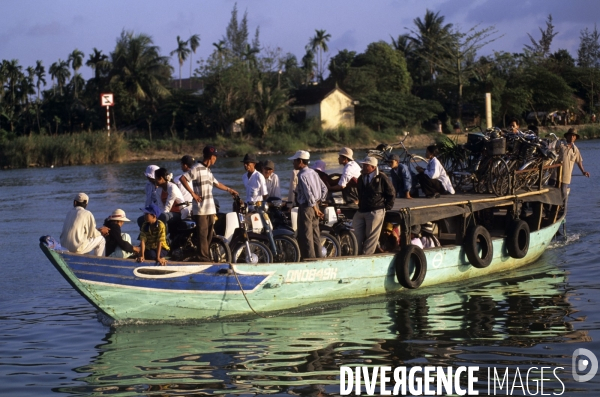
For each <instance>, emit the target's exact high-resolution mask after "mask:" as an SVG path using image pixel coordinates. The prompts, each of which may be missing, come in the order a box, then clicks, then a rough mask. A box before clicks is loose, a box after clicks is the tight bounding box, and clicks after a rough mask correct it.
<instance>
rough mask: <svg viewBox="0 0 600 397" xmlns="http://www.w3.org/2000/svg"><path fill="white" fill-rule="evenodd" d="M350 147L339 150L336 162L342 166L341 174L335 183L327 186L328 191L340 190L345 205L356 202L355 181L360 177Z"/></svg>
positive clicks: (358, 166) (359, 171)
mask: <svg viewBox="0 0 600 397" xmlns="http://www.w3.org/2000/svg"><path fill="white" fill-rule="evenodd" d="M353 156H354V152H353V151H352V149H350V148H347V147H344V148H342V149H341V150H340V152H339V156H338V163H339V164H340V165H343V166H344V169H343V170H342V175H341V176H340V180H339V181H338V184H337V185H333V186H330V187H329V193H333V192H340V191H341V192H342V197H343V198H344V201H345V202H346V204H347V205H353V204H356V203H357V202H358V191H357V187H356V183H357V181H358V178H360V173H361V168H360V165H358V163H357V162H356V161H354V159H353Z"/></svg>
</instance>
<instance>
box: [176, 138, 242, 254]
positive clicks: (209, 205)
mask: <svg viewBox="0 0 600 397" xmlns="http://www.w3.org/2000/svg"><path fill="white" fill-rule="evenodd" d="M218 155H219V153H218V152H217V149H216V148H215V147H214V146H206V147H205V148H204V150H202V156H203V160H202V161H201V162H199V163H198V164H196V165H195V166H194V167H192V168H191V169H190V170H189V171H188V172H186V173H185V174H183V177H182V178H181V184H182V185H183V187H184V188H185V189H186V190H187V191H188V192H189V193H190V194H191V195H192V197H193V199H194V201H193V205H192V214H193V215H192V219H193V220H194V222H196V227H197V234H198V238H199V241H198V250H199V253H198V255H199V257H200V262H212V259H211V258H210V252H209V247H210V241H211V240H212V236H213V225H214V223H215V219H214V215H216V213H217V207H216V206H215V200H214V198H213V192H212V191H213V187H216V188H218V189H221V190H224V191H226V192H227V193H229V194H231V195H232V196H233V195H237V194H238V192H236V191H235V190H233V189H231V188H229V187H227V186H225V185H223V184H222V183H221V182H219V181H217V180H216V178H215V177H214V176H213V173H212V171H211V170H210V167H211V166H212V165H214V164H215V163H216V161H217V156H218ZM190 182H191V183H192V185H193V189H192V188H191V187H190Z"/></svg>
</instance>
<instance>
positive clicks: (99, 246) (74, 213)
mask: <svg viewBox="0 0 600 397" xmlns="http://www.w3.org/2000/svg"><path fill="white" fill-rule="evenodd" d="M89 201H90V199H89V197H88V195H87V194H85V193H78V194H77V195H76V196H75V199H74V200H73V209H72V210H71V211H69V213H68V214H67V217H66V219H65V222H64V224H63V229H62V233H61V234H60V245H62V246H63V247H65V248H66V249H68V250H69V251H70V252H74V253H76V254H88V253H89V254H92V255H97V256H104V248H105V246H106V240H104V237H103V236H102V233H101V232H100V231H98V229H96V220H95V219H94V215H93V214H92V213H91V212H90V211H88V210H87V209H86V208H87V205H88V202H89ZM106 232H108V230H107V229H106Z"/></svg>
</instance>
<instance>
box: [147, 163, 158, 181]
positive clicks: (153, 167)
mask: <svg viewBox="0 0 600 397" xmlns="http://www.w3.org/2000/svg"><path fill="white" fill-rule="evenodd" d="M159 168H160V167H159V166H158V165H149V166H148V167H146V172H145V173H144V175H146V176H147V177H148V178H152V179H154V171H156V170H157V169H159Z"/></svg>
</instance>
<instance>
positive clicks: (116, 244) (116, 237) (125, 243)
mask: <svg viewBox="0 0 600 397" xmlns="http://www.w3.org/2000/svg"><path fill="white" fill-rule="evenodd" d="M125 222H129V219H127V216H126V215H125V211H123V210H122V209H116V210H114V211H113V213H112V214H110V215H109V216H108V218H106V219H105V220H104V226H105V227H107V228H108V230H109V231H108V235H106V236H104V237H105V239H106V251H105V255H106V256H111V257H113V258H129V257H130V256H131V255H133V254H134V253H135V254H138V253H139V252H140V247H134V246H133V245H131V236H130V235H129V234H128V233H122V232H121V227H123V224H124V223H125Z"/></svg>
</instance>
